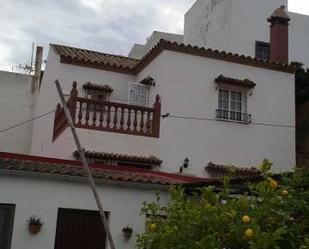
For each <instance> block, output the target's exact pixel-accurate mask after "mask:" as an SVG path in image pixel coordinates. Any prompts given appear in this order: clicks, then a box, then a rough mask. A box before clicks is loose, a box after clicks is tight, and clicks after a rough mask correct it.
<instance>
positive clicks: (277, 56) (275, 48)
mask: <svg viewBox="0 0 309 249" xmlns="http://www.w3.org/2000/svg"><path fill="white" fill-rule="evenodd" d="M290 20H291V19H290V17H289V16H288V14H287V13H286V11H285V6H284V5H281V6H280V7H279V8H278V9H276V10H275V11H274V13H273V14H272V15H271V16H270V17H269V18H268V19H267V21H268V22H270V60H272V61H277V62H281V63H284V64H288V63H289V21H290Z"/></svg>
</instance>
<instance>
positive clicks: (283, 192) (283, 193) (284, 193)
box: [281, 189, 289, 196]
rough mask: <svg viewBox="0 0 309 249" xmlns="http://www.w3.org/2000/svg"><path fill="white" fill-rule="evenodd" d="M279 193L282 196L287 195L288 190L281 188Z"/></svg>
mask: <svg viewBox="0 0 309 249" xmlns="http://www.w3.org/2000/svg"><path fill="white" fill-rule="evenodd" d="M281 194H282V196H288V194H289V192H288V191H287V190H286V189H284V190H282V192H281Z"/></svg>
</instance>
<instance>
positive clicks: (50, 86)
mask: <svg viewBox="0 0 309 249" xmlns="http://www.w3.org/2000/svg"><path fill="white" fill-rule="evenodd" d="M94 56H96V57H94ZM87 60H88V61H87ZM104 60H105V61H104ZM100 67H101V68H100ZM121 71H122V72H121ZM147 78H151V79H152V80H153V85H145V84H143V83H140V82H143V81H144V80H145V79H147ZM56 79H57V80H59V82H60V83H61V86H62V88H63V90H64V92H66V93H67V95H68V96H69V94H70V91H71V90H72V84H73V82H74V81H75V82H76V84H75V86H76V88H75V90H76V91H77V93H76V95H77V96H78V98H79V99H78V100H77V103H76V105H75V106H74V108H75V109H74V117H75V120H74V121H75V124H76V125H77V127H80V128H78V134H79V137H80V139H81V143H82V145H83V146H84V149H85V150H86V151H94V152H104V153H116V154H127V155H135V156H140V157H149V156H155V157H158V158H160V160H162V161H163V163H162V164H161V167H160V168H157V169H159V170H161V171H165V172H170V173H178V172H179V169H180V166H182V165H183V162H184V160H185V158H188V159H189V160H190V163H189V166H188V168H187V169H186V173H189V174H193V175H197V176H205V177H206V176H207V172H206V171H205V165H207V163H208V162H210V161H212V162H216V163H220V164H233V165H243V166H252V165H257V164H258V163H259V162H260V161H261V158H269V159H270V160H272V161H273V162H274V165H276V166H275V168H274V169H275V170H276V171H282V170H289V169H291V168H292V167H293V166H294V165H295V149H294V148H295V139H294V134H295V121H294V119H295V117H294V116H295V111H294V109H295V105H294V101H293V99H294V83H293V82H294V74H293V68H291V67H289V66H287V65H283V64H276V63H271V62H263V61H258V60H254V59H248V58H242V57H241V56H238V55H230V54H222V53H218V52H215V51H211V50H205V49H198V48H192V47H191V46H185V45H183V44H176V43H172V42H169V41H164V40H161V41H160V42H159V43H158V44H157V45H156V47H155V49H153V50H152V51H151V52H150V53H149V54H148V55H147V56H146V57H145V59H143V60H140V61H138V60H132V59H129V58H125V57H117V56H113V55H106V54H103V53H98V52H93V51H87V50H83V49H77V48H71V47H64V46H59V45H51V49H50V52H49V57H48V59H47V65H46V70H45V74H44V77H43V80H42V86H41V89H40V96H39V98H38V105H37V110H36V115H39V114H41V113H46V112H48V111H50V110H51V108H55V109H56V107H57V104H58V103H59V97H58V93H57V91H56V87H55V84H54V81H55V80H56ZM247 81H248V82H249V84H248V83H247ZM88 82H91V84H94V86H101V87H103V86H106V87H107V86H108V87H109V88H110V89H112V90H113V91H112V92H111V93H109V94H108V95H109V97H108V101H106V100H104V101H103V102H101V104H100V101H101V100H97V102H92V103H93V104H91V103H90V102H89V101H88V102H87V100H86V99H87V98H86V99H85V96H86V93H87V89H85V86H86V84H89V83H88ZM132 84H133V86H138V87H141V89H142V90H140V89H139V88H137V89H133V88H132ZM134 84H135V85H134ZM134 91H135V92H134ZM142 91H145V92H144V93H143V92H142ZM103 92H104V91H102V94H103ZM132 96H133V97H136V96H137V97H136V98H137V99H135V100H136V101H137V102H138V101H140V102H139V103H137V102H136V104H135V103H132V102H131V101H132V99H131V97H132ZM282 96H286V98H282ZM81 97H83V98H84V99H82V98H81ZM95 98H96V97H90V99H92V100H94V99H95ZM88 99H89V98H88ZM106 102H109V103H112V104H108V103H106ZM130 102H131V103H132V104H131V103H130ZM156 104H157V105H158V104H159V105H160V113H159V114H156V113H155V111H154V105H156ZM94 105H98V106H97V107H96V108H95V107H94ZM144 107H147V108H149V109H147V108H146V109H143V108H144ZM100 108H101V109H102V110H101V109H100ZM116 108H117V110H116ZM266 110H267V111H266ZM129 111H130V115H128V112H129ZM135 111H136V113H135ZM142 113H143V114H142ZM116 114H117V115H116ZM135 115H136V116H137V118H136V117H135ZM141 115H143V118H141ZM156 115H159V116H161V117H160V118H159V119H158V118H157V116H156ZM128 117H129V118H128ZM100 118H101V119H103V121H102V123H101V122H100ZM135 118H136V122H137V126H136V127H134V121H135V120H134V119H135ZM108 119H109V123H108V124H107V121H108ZM129 120H130V123H131V125H130V127H129V126H128V122H129ZM154 120H156V122H157V123H156V124H154V122H153V121H154ZM121 122H122V125H121ZM55 125H57V122H55V117H53V116H52V115H50V116H48V117H46V118H44V119H40V120H37V121H36V122H35V123H34V130H35V131H36V132H35V133H34V134H33V139H32V154H35V155H40V156H51V157H56V158H63V159H73V158H74V155H73V152H74V150H75V146H74V141H73V138H72V135H71V133H70V130H69V129H63V131H62V132H61V134H56V137H54V134H53V132H54V127H55ZM107 126H109V128H107ZM141 126H143V128H141ZM156 126H157V127H156ZM155 128H157V129H158V130H157V131H156V132H157V133H156V134H151V133H152V132H153V130H154V129H155ZM135 129H136V130H137V132H132V131H133V130H135ZM128 130H130V132H125V131H128ZM148 132H149V133H148ZM236 141H237V142H236ZM287 141H288V142H287ZM235 143H236V144H235ZM223 152H224V153H223ZM171 155H173V156H171Z"/></svg>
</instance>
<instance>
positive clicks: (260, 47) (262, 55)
mask: <svg viewBox="0 0 309 249" xmlns="http://www.w3.org/2000/svg"><path fill="white" fill-rule="evenodd" d="M255 57H256V58H258V59H262V60H269V57H270V45H269V43H267V42H260V41H256V43H255Z"/></svg>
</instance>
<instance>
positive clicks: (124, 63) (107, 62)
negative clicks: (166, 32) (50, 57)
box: [51, 39, 295, 75]
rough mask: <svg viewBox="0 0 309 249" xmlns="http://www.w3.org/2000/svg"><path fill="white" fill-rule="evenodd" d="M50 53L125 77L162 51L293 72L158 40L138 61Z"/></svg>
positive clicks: (74, 51) (69, 51)
mask: <svg viewBox="0 0 309 249" xmlns="http://www.w3.org/2000/svg"><path fill="white" fill-rule="evenodd" d="M51 47H52V48H53V50H54V51H55V52H56V53H57V54H58V55H59V56H60V62H62V63H66V64H72V65H78V66H84V67H91V68H96V69H103V70H108V71H115V72H120V73H127V74H133V75H135V74H137V73H139V72H140V71H141V70H143V68H144V67H146V66H147V65H148V64H149V63H150V62H151V61H153V60H154V59H155V58H156V57H157V56H158V55H159V54H160V53H161V52H163V51H164V50H168V51H174V52H178V53H184V54H190V55H195V56H201V57H204V58H211V59H216V60H223V61H228V62H231V63H237V64H243V65H248V66H253V67H260V68H265V69H270V70H276V71H282V72H287V73H294V72H295V67H293V66H291V65H288V64H282V63H279V62H274V61H265V60H261V59H257V58H252V57H250V56H244V55H238V54H232V53H226V52H219V51H218V50H212V49H205V48H203V47H197V46H191V45H185V44H179V43H176V42H171V41H167V40H163V39H161V40H160V41H159V42H158V43H157V44H156V46H154V47H153V48H152V49H151V50H150V51H149V52H148V53H147V54H146V55H145V56H144V57H143V58H142V59H141V60H137V59H133V58H129V57H125V56H119V55H111V54H106V53H100V52H96V51H91V50H86V49H80V48H73V47H68V46H63V45H55V44H51Z"/></svg>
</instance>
